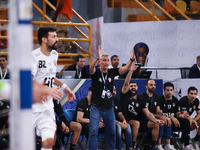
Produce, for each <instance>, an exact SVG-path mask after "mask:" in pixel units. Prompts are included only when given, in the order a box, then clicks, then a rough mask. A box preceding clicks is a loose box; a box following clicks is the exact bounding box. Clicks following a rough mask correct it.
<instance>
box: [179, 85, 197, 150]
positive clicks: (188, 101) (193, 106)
mask: <svg viewBox="0 0 200 150" xmlns="http://www.w3.org/2000/svg"><path fill="white" fill-rule="evenodd" d="M197 93H198V90H197V88H196V87H194V86H191V87H189V88H188V92H187V96H184V97H182V98H181V99H180V100H179V103H180V109H181V113H182V114H183V115H185V114H189V116H188V117H187V119H188V120H189V121H190V129H191V130H194V129H197V131H198V132H197V134H196V136H195V138H193V139H192V145H193V147H194V149H195V150H199V143H198V141H199V137H200V130H199V125H200V105H199V100H198V99H197ZM194 111H196V113H197V115H196V116H195V117H194V118H192V116H191V115H192V113H193V112H194Z"/></svg>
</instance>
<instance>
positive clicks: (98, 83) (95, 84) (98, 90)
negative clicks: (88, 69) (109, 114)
mask: <svg viewBox="0 0 200 150" xmlns="http://www.w3.org/2000/svg"><path fill="white" fill-rule="evenodd" d="M117 75H119V68H112V69H108V71H107V73H104V74H103V77H102V72H101V71H100V69H99V68H97V69H96V72H95V73H94V74H93V75H92V76H91V77H92V100H91V103H92V105H94V106H96V107H100V108H102V109H110V108H112V107H113V105H112V100H113V97H110V98H108V97H107V95H106V94H105V97H104V98H102V92H103V90H104V86H105V87H106V89H105V90H110V92H111V93H113V83H114V77H115V76H117ZM104 79H105V81H106V84H105V82H104Z"/></svg>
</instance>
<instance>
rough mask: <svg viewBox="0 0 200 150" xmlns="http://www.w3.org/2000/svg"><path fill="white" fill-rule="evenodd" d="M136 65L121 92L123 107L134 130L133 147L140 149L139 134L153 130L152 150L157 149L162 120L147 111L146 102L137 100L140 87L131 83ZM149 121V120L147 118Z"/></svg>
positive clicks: (133, 82) (132, 67)
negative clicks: (138, 143)
mask: <svg viewBox="0 0 200 150" xmlns="http://www.w3.org/2000/svg"><path fill="white" fill-rule="evenodd" d="M135 69H136V68H135V66H134V64H133V65H132V66H131V69H130V71H129V73H128V75H127V76H126V79H125V81H124V85H123V87H122V90H121V106H122V110H123V114H124V115H125V118H126V120H127V121H128V122H129V124H130V125H131V128H132V146H133V148H135V149H137V148H139V147H138V145H137V136H138V132H139V131H140V132H144V131H146V130H149V129H152V142H151V145H150V149H151V150H156V149H157V139H158V133H159V125H162V123H163V121H162V120H157V119H156V118H155V117H154V116H153V115H152V114H151V113H150V112H149V110H148V109H147V106H146V102H145V101H144V100H141V99H137V90H138V86H137V83H136V82H135V81H131V82H130V80H131V76H132V73H133V71H134V70H135ZM145 116H146V117H147V118H148V119H149V120H147V119H146V117H145Z"/></svg>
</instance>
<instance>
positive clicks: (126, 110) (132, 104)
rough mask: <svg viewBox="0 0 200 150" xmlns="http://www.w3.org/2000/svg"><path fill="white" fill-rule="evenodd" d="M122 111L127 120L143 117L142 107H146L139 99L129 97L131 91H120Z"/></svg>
mask: <svg viewBox="0 0 200 150" xmlns="http://www.w3.org/2000/svg"><path fill="white" fill-rule="evenodd" d="M121 104H122V106H123V108H122V112H123V114H124V116H125V119H126V120H127V121H129V120H141V119H145V116H144V113H143V112H142V109H144V108H147V107H146V103H145V102H144V101H141V100H138V99H137V100H136V99H133V98H131V92H130V91H128V92H127V93H125V94H123V93H121Z"/></svg>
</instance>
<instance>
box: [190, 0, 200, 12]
mask: <svg viewBox="0 0 200 150" xmlns="http://www.w3.org/2000/svg"><path fill="white" fill-rule="evenodd" d="M190 11H191V13H193V14H198V13H199V11H200V7H199V2H198V1H191V2H190Z"/></svg>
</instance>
